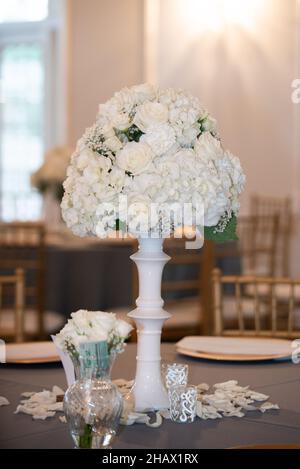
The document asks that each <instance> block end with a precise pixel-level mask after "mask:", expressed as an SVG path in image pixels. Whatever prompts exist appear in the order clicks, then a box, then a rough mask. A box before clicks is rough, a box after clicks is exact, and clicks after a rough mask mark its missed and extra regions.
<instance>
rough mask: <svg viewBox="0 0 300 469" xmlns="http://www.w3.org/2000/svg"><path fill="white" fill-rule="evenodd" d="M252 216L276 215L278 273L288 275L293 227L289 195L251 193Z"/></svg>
mask: <svg viewBox="0 0 300 469" xmlns="http://www.w3.org/2000/svg"><path fill="white" fill-rule="evenodd" d="M250 210H251V214H252V215H254V216H270V215H277V216H278V234H279V236H278V245H277V248H278V249H277V257H278V265H277V267H278V273H279V274H281V275H284V276H288V275H289V261H290V259H289V256H290V239H291V234H292V229H293V210H292V199H291V198H290V197H268V196H262V195H257V194H256V195H253V196H252V197H251V202H250Z"/></svg>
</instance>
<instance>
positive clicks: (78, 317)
mask: <svg viewBox="0 0 300 469" xmlns="http://www.w3.org/2000/svg"><path fill="white" fill-rule="evenodd" d="M132 329H133V328H132V326H131V325H130V324H129V323H128V322H126V321H122V320H121V319H118V318H117V317H116V315H115V314H113V313H105V312H103V311H86V310H82V309H81V310H79V311H77V312H75V313H72V314H71V319H69V320H68V322H67V324H66V325H65V326H64V327H63V329H62V330H61V331H60V332H59V333H58V334H57V335H56V336H55V337H54V340H55V345H56V346H57V347H59V348H60V349H61V350H62V351H63V352H64V353H66V354H68V355H69V356H70V358H71V360H72V362H73V365H74V371H75V376H76V377H77V378H78V375H79V348H80V345H81V344H84V343H87V342H100V341H106V342H107V346H108V353H109V358H110V367H111V366H112V365H113V362H114V359H115V357H116V355H117V354H118V353H121V352H123V351H124V348H125V341H126V340H127V339H128V338H129V336H130V333H131V331H132Z"/></svg>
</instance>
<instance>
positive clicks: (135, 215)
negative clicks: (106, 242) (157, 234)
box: [127, 193, 151, 234]
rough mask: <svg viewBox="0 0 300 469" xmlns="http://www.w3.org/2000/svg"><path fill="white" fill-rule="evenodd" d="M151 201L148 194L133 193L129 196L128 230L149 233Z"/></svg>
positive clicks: (134, 232) (135, 232) (133, 232)
mask: <svg viewBox="0 0 300 469" xmlns="http://www.w3.org/2000/svg"><path fill="white" fill-rule="evenodd" d="M150 203H151V199H150V198H149V197H147V196H146V195H141V194H134V193H131V194H130V196H129V198H128V212H127V213H128V232H129V233H132V234H137V233H148V231H149V228H150Z"/></svg>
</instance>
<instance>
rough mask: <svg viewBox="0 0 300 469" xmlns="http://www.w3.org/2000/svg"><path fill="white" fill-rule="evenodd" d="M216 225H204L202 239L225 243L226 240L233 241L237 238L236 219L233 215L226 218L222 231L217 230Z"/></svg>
mask: <svg viewBox="0 0 300 469" xmlns="http://www.w3.org/2000/svg"><path fill="white" fill-rule="evenodd" d="M218 226H219V225H216V226H205V227H204V239H208V240H210V241H214V242H215V243H225V242H226V241H235V240H237V239H238V237H237V234H236V227H237V219H236V216H235V215H232V217H231V218H230V220H228V222H227V224H226V227H225V229H224V231H217V230H218Z"/></svg>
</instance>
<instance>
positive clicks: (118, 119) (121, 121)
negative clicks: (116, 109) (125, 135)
mask: <svg viewBox="0 0 300 469" xmlns="http://www.w3.org/2000/svg"><path fill="white" fill-rule="evenodd" d="M112 125H113V127H114V128H115V129H118V130H126V129H128V127H129V126H130V119H129V116H128V114H126V113H125V112H122V113H121V112H120V113H119V114H117V115H116V116H115V117H114V118H113V119H112Z"/></svg>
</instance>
